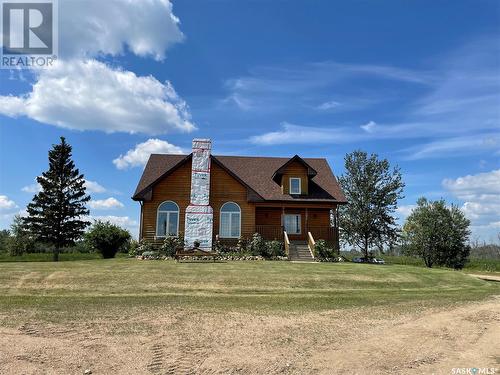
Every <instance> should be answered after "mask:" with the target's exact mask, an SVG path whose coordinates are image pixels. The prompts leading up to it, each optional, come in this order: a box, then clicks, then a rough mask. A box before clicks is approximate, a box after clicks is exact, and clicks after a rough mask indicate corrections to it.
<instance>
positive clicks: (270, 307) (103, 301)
mask: <svg viewBox="0 0 500 375" xmlns="http://www.w3.org/2000/svg"><path fill="white" fill-rule="evenodd" d="M0 270H1V272H0V311H1V310H4V311H5V310H19V309H28V310H29V309H33V310H34V311H35V312H36V314H37V316H39V318H47V319H53V318H57V319H59V318H60V317H62V318H64V317H66V316H68V314H66V313H67V312H69V316H71V319H74V318H75V317H77V316H79V315H80V313H82V312H84V313H85V315H86V316H88V314H90V313H92V312H94V311H95V312H96V314H97V313H99V311H101V310H102V309H119V308H122V307H123V306H126V307H127V309H128V310H133V309H134V308H137V309H145V308H156V307H157V306H170V307H172V306H182V307H183V308H185V307H187V306H189V307H190V308H193V309H203V310H207V309H216V310H220V309H222V310H232V309H235V310H246V311H248V310H251V311H275V310H281V311H287V312H293V311H318V310H328V309H337V308H345V307H352V306H375V305H386V304H395V303H404V302H410V301H420V302H428V303H431V304H437V303H440V304H442V303H448V302H454V301H466V300H472V299H480V298H484V297H486V296H488V295H491V294H494V293H497V292H498V291H499V290H500V286H498V285H494V284H491V283H486V282H484V281H480V280H476V279H473V278H471V277H468V276H466V275H464V274H463V273H461V272H456V271H450V270H443V269H425V268H421V267H412V266H401V265H387V266H380V265H364V264H348V263H346V264H338V263H337V264H326V263H321V264H300V263H289V262H227V263H215V264H214V263H175V262H173V261H137V260H135V259H109V260H102V259H101V260H88V261H73V262H60V263H52V262H18V263H3V264H2V263H0Z"/></svg>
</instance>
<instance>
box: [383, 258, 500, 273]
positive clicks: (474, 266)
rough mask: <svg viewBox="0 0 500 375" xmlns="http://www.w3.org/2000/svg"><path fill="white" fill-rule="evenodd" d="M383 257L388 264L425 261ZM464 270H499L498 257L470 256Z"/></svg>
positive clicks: (421, 263)
mask: <svg viewBox="0 0 500 375" xmlns="http://www.w3.org/2000/svg"><path fill="white" fill-rule="evenodd" d="M381 258H383V259H384V260H385V261H386V262H387V263H388V264H403V265H411V266H420V267H425V263H424V261H423V260H422V259H420V258H415V257H408V256H389V255H384V256H382V257H381ZM464 271H466V272H468V271H470V272H496V273H499V272H500V260H498V259H478V258H470V259H469V261H468V262H467V263H466V264H465V267H464Z"/></svg>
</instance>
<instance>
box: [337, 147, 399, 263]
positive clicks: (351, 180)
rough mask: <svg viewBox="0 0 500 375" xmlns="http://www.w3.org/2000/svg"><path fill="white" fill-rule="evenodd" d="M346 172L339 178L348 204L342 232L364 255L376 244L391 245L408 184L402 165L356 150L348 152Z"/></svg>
mask: <svg viewBox="0 0 500 375" xmlns="http://www.w3.org/2000/svg"><path fill="white" fill-rule="evenodd" d="M345 169H346V173H345V174H344V175H342V176H341V177H340V178H339V182H340V185H341V186H342V189H343V191H344V193H345V195H346V198H347V202H348V204H347V205H345V206H341V207H340V227H341V236H342V238H343V239H344V241H345V242H347V243H348V244H349V245H354V246H356V247H358V248H359V249H361V251H362V252H363V254H364V256H365V257H366V258H367V257H368V252H369V251H370V249H372V248H377V249H382V248H383V247H384V245H389V246H391V245H392V244H394V243H395V242H396V240H397V238H398V233H399V229H398V226H397V224H396V219H395V217H394V216H393V214H394V212H395V211H396V208H397V202H398V199H401V198H403V188H404V186H405V184H404V182H403V180H402V177H401V172H400V171H399V169H398V168H393V169H392V170H391V168H390V164H389V161H388V160H387V159H382V160H379V159H378V156H377V155H376V154H371V155H370V156H368V154H367V153H366V152H364V151H360V150H358V151H354V152H352V153H350V154H347V155H346V156H345Z"/></svg>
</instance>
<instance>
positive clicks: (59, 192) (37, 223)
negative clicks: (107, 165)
mask: <svg viewBox="0 0 500 375" xmlns="http://www.w3.org/2000/svg"><path fill="white" fill-rule="evenodd" d="M71 150H72V148H71V146H70V145H69V144H68V143H66V140H65V139H64V137H61V143H59V144H57V145H53V148H52V150H50V151H49V169H48V171H46V172H44V173H42V175H41V176H39V177H37V181H38V183H39V184H40V186H41V191H40V192H39V193H37V194H36V195H35V196H34V197H33V201H32V202H31V203H30V204H28V207H27V211H28V216H27V217H26V218H25V219H24V223H25V225H26V227H27V229H28V230H29V232H30V233H31V235H32V236H33V237H34V238H36V239H37V240H38V241H41V242H44V243H48V244H51V245H53V246H54V261H58V260H59V251H60V250H61V249H62V248H64V247H65V246H70V245H73V244H74V243H75V240H77V239H79V238H80V237H81V236H82V235H83V232H84V230H85V228H86V227H87V226H88V225H89V224H90V223H89V222H88V221H85V220H83V219H82V218H83V217H84V216H85V215H88V214H89V210H88V209H87V207H86V206H85V204H86V203H87V202H88V201H89V200H90V196H89V195H87V194H86V191H85V180H84V178H83V174H80V172H79V170H78V169H77V168H75V163H74V162H73V160H72V159H71V156H72V154H71Z"/></svg>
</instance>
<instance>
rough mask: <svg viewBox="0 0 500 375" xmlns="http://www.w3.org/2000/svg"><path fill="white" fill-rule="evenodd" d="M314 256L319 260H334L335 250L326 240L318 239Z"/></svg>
mask: <svg viewBox="0 0 500 375" xmlns="http://www.w3.org/2000/svg"><path fill="white" fill-rule="evenodd" d="M314 257H315V258H317V259H319V260H333V259H334V258H335V250H334V249H332V248H331V247H329V246H328V243H327V242H326V241H325V240H318V241H316V244H315V245H314Z"/></svg>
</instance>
